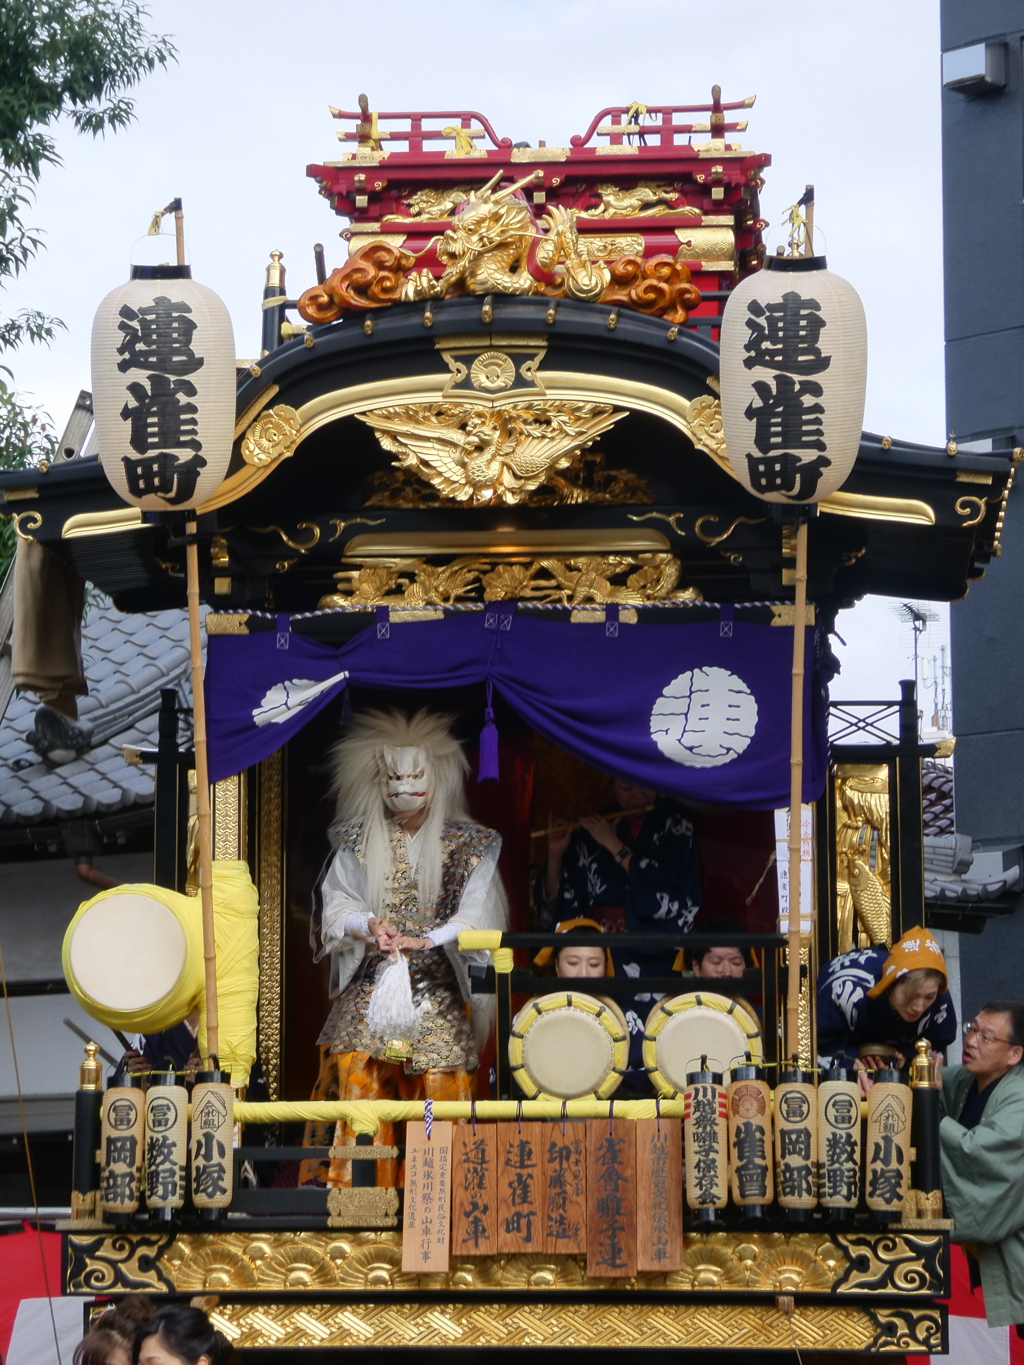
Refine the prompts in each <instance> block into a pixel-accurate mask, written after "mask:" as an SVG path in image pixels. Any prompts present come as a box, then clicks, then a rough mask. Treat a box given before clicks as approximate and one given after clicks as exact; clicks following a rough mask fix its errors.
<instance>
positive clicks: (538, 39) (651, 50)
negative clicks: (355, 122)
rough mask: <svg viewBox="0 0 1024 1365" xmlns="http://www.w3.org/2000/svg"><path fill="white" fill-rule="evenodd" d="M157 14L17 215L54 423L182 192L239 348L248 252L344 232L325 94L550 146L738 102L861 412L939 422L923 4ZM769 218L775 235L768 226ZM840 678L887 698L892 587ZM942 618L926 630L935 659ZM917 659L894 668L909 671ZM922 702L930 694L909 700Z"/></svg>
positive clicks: (196, 262)
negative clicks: (852, 370)
mask: <svg viewBox="0 0 1024 1365" xmlns="http://www.w3.org/2000/svg"><path fill="white" fill-rule="evenodd" d="M149 9H150V13H151V16H152V18H151V27H152V28H153V29H154V31H157V32H167V33H170V34H172V35H173V36H174V40H175V42H176V44H177V46H178V49H179V53H180V57H179V61H178V63H177V64H176V65H174V66H172V67H171V68H170V69H169V70H168V71H167V72H163V73H160V74H157V75H155V76H152V77H149V78H148V79H147V80H146V81H145V82H144V83H143V84H142V86H141V87H140V89H139V92H138V97H137V113H138V118H137V121H136V123H135V124H134V125H133V127H132V128H130V129H129V130H128V131H126V132H124V133H119V134H118V135H116V136H113V137H108V138H107V139H105V140H101V141H96V142H94V141H93V140H92V139H86V138H80V137H75V136H74V135H73V134H71V133H70V131H64V130H61V131H60V132H59V134H58V142H59V147H60V151H61V153H62V155H63V157H64V165H63V167H62V168H58V169H50V170H47V171H46V172H45V173H44V176H43V181H42V185H41V188H40V193H39V197H38V201H37V203H36V206H35V209H34V211H33V212H32V213H31V215H30V220H31V221H32V222H33V223H35V224H38V225H39V227H41V228H42V229H43V230H44V232H45V236H46V242H47V250H46V251H45V252H44V253H43V255H42V256H41V257H40V258H39V259H38V260H37V261H36V262H35V263H34V264H33V265H32V266H31V268H30V269H29V271H28V272H27V273H26V275H25V276H24V278H23V279H22V280H20V281H18V282H17V283H16V284H15V287H14V288H12V289H11V290H9V291H8V292H7V294H6V296H5V298H4V300H3V307H5V308H6V309H8V310H10V309H12V308H17V307H21V306H32V307H38V308H43V309H45V310H47V311H50V312H53V313H56V314H57V315H58V316H60V317H62V318H63V319H64V320H65V322H66V323H67V325H68V332H67V334H65V335H62V336H61V337H60V338H59V339H58V341H57V342H56V343H55V345H54V346H53V347H52V348H51V349H50V350H49V351H45V350H37V351H32V350H25V351H23V352H21V353H20V354H19V355H18V356H17V357H16V358H15V365H14V369H15V376H16V381H17V384H18V387H19V389H20V390H21V391H22V393H23V394H24V395H26V396H27V398H28V399H29V401H34V402H39V403H42V404H43V405H44V406H45V407H46V408H47V409H48V410H49V411H50V412H51V413H52V414H53V416H54V420H55V422H56V425H57V427H58V429H59V428H60V427H61V425H62V423H63V420H64V419H65V417H66V416H67V414H68V412H69V411H70V408H71V405H72V404H73V402H74V400H75V397H76V396H77V393H78V390H79V389H81V388H88V387H89V383H90V381H89V334H90V328H91V325H92V317H93V314H94V312H95V309H96V306H97V304H98V303H99V301H100V299H101V298H102V297H103V295H104V294H105V293H106V292H107V291H108V290H109V289H111V288H113V287H114V286H115V285H116V284H118V283H120V282H121V281H123V280H125V279H126V278H127V276H128V268H129V264H130V261H131V252H132V247H133V244H134V242H135V240H136V239H137V238H138V237H140V236H141V235H142V234H144V233H145V230H146V227H147V225H148V223H149V219H150V217H151V215H152V213H153V211H154V210H155V209H157V208H159V207H161V206H162V205H164V204H166V203H167V202H168V201H169V200H170V199H172V198H173V197H175V196H176V195H180V196H181V197H182V199H183V200H184V207H185V224H186V233H187V237H188V244H189V251H190V258H191V261H192V266H193V271H194V274H195V276H196V278H197V279H200V280H202V281H203V282H204V283H205V284H208V285H209V286H211V287H212V288H214V289H216V290H217V292H218V293H219V294H220V295H221V296H222V298H223V299H224V300H225V302H226V303H227V305H228V307H229V309H230V311H231V315H232V318H233V320H234V326H235V340H236V350H237V354H238V355H239V356H240V357H254V356H256V355H257V354H258V350H259V327H260V300H261V291H262V287H263V270H264V266H265V264H266V262H267V259H268V253H269V251H270V250H271V249H273V248H279V249H281V250H282V251H283V252H284V257H285V264H286V266H287V267H288V284H289V293H290V294H291V295H292V296H295V295H297V294H298V293H300V292H301V290H302V289H304V288H306V287H307V286H308V285H310V284H311V283H313V280H314V275H313V256H312V244H313V243H314V242H316V241H321V242H323V243H324V245H325V248H326V253H327V263H328V268H329V269H330V268H332V267H333V266H336V265H339V264H340V263H341V261H342V260H343V259H344V256H345V254H346V252H345V245H344V243H342V242H340V241H339V240H338V237H337V235H336V234H337V232H338V231H339V229H340V228H341V227H343V226H344V223H343V220H340V219H338V218H336V217H335V215H334V214H333V213H332V212H331V210H330V209H329V208H328V207H327V204H326V202H325V201H324V200H323V199H321V198H320V196H319V195H318V193H317V190H316V186H315V185H314V183H313V182H312V181H310V180H307V179H306V177H305V167H306V165H307V163H309V162H316V161H325V160H332V159H336V158H337V156H338V150H339V144H338V143H337V141H336V139H335V136H334V134H335V130H336V128H337V127H338V125H337V124H336V123H335V121H334V120H333V119H332V118H331V117H330V114H329V111H328V106H329V105H332V104H333V105H335V106H337V107H340V108H347V109H352V108H355V107H356V99H357V96H358V94H359V93H360V92H361V91H365V92H366V93H367V94H368V96H369V98H370V104H371V107H372V108H376V109H382V110H383V109H404V110H412V109H423V110H428V109H448V110H452V109H473V110H477V111H479V112H480V113H482V114H483V115H484V116H485V117H486V118H488V119H489V120H490V122H491V123H492V125H493V126H494V128H495V130H496V132H497V133H498V135H499V136H507V137H511V138H512V140H513V141H514V142H516V141H529V142H531V143H536V142H537V141H538V140H539V139H544V140H546V141H547V143H548V144H549V145H564V144H566V143H567V142H568V140H569V138H570V137H571V136H572V135H573V134H574V133H579V134H582V133H583V132H584V131H585V130H586V128H587V126H588V125H589V123H590V120H591V118H592V117H593V116H594V114H596V113H597V111H598V110H599V109H601V108H602V107H604V106H606V105H608V104H611V103H614V102H620V101H623V100H631V99H641V100H644V101H645V102H646V103H648V104H659V103H663V102H664V103H670V102H673V101H678V102H680V103H691V102H696V101H697V100H701V99H705V98H707V97H708V96H709V94H710V89H711V86H712V84H714V83H716V82H717V83H718V84H720V85H721V87H722V93H723V97H724V98H725V99H726V100H731V99H740V98H743V97H744V96H747V95H757V97H758V99H757V104H756V105H755V106H754V108H753V109H752V110H751V111H750V112H749V118H750V127H749V128H748V130H747V131H746V133H744V134H740V135H737V136H738V137H739V138H740V140H741V141H742V143H743V145H744V146H745V147H749V148H752V149H754V150H757V151H767V152H770V153H771V155H772V159H773V164H772V165H771V166H770V167H769V168H768V170H767V172H766V182H767V183H766V186H765V190H764V194H763V196H762V212H763V216H764V217H765V218H768V219H770V220H771V222H772V223H773V224H778V223H779V222H780V221H781V219H782V217H783V212H784V210H785V208H786V206H787V205H789V204H791V203H792V202H793V201H794V199H796V198H797V197H798V195H799V194H800V193H801V192H802V190H803V187H804V185H805V184H806V183H807V182H813V183H814V185H815V189H816V217H817V223H818V226H819V228H820V231H821V233H822V234H823V237H822V238H821V239H819V242H818V245H819V246H822V245H823V246H824V247H825V249H826V250H827V254H828V258H829V265H830V267H831V268H832V269H834V270H836V271H838V272H839V273H840V274H842V275H845V276H846V277H847V279H849V280H850V281H851V282H852V283H853V284H854V285H855V286H856V288H857V289H858V290H859V291H860V293H861V296H862V298H863V300H864V305H865V308H866V311H867V318H868V336H869V378H868V396H867V411H866V414H865V425H866V427H867V428H868V429H870V430H874V431H879V432H882V433H883V434H890V435H894V436H896V435H898V436H902V437H906V438H908V439H911V440H915V441H927V442H933V443H939V442H942V441H944V440H945V437H946V433H945V430H944V421H943V378H942V374H943V371H942V335H943V328H942V254H941V253H942V227H941V171H940V145H939V93H940V75H939V34H938V6H937V5H936V4H935V3H934V0H897V3H893V0H887V3H881V2H880V0H861V3H859V4H858V5H856V6H853V5H848V4H843V5H840V4H824V3H818V4H815V5H810V6H804V7H802V8H801V9H800V11H799V14H797V12H796V11H794V10H793V9H792V8H786V7H784V6H777V5H772V6H769V5H766V4H764V3H763V2H762V0H720V2H719V3H718V4H717V5H715V6H712V7H709V6H708V5H707V4H706V3H700V4H697V3H693V2H692V0H662V3H661V4H658V5H655V6H646V7H645V6H641V7H639V8H636V7H630V6H623V5H622V3H621V0H614V2H612V0H585V2H583V0H546V3H541V2H540V0H476V3H474V4H473V5H471V6H429V5H423V4H412V3H410V2H409V0H391V3H390V4H388V5H387V6H381V7H376V6H356V5H348V4H338V3H334V4H330V3H326V0H293V2H292V3H291V4H290V5H282V4H280V3H279V0H275V2H274V3H273V4H271V3H267V0H244V3H243V2H242V0H202V3H200V0H174V3H170V0H150V4H149ZM782 236H783V234H782V231H781V229H780V228H778V227H773V228H772V229H769V232H768V240H769V245H770V246H774V245H775V243H776V242H777V241H779V240H781V239H782ZM839 629H840V631H841V633H842V635H843V637H844V638H845V639H846V640H847V642H848V648H846V649H842V648H840V650H839V653H840V655H841V657H842V658H843V665H844V670H843V676H842V679H841V680H840V681H838V682H837V684H836V687H835V689H834V694H835V695H838V696H848V697H854V696H862V697H868V696H887V695H890V694H893V695H894V694H895V693H896V691H897V689H896V681H897V679H898V678H900V677H905V676H908V662H907V661H908V659H909V658H910V633H909V631H908V630H907V629H906V628H901V627H900V625H899V623H898V622H897V620H896V619H895V618H894V617H893V616H892V615H891V614H890V613H889V611H888V604H887V603H873V602H867V603H864V604H862V605H860V606H859V607H858V608H856V610H855V611H852V612H845V613H843V614H842V615H841V618H840V623H839ZM944 639H945V613H943V621H942V622H940V624H939V625H938V626H937V627H932V628H931V629H930V630H929V631H928V633H927V635H926V637H925V642H924V649H925V652H926V654H928V655H931V654H932V653H935V654H937V653H938V646H939V643H940V642H941V641H942V640H944ZM910 672H911V673H912V666H911V668H910ZM928 709H930V706H929V707H927V708H926V710H928Z"/></svg>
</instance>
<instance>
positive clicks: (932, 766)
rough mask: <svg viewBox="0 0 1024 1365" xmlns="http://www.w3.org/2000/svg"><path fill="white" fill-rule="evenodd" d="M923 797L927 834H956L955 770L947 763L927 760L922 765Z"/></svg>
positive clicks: (932, 759)
mask: <svg viewBox="0 0 1024 1365" xmlns="http://www.w3.org/2000/svg"><path fill="white" fill-rule="evenodd" d="M921 797H922V804H923V807H924V832H925V834H933V835H944V834H952V833H953V832H954V828H955V826H954V823H953V769H952V768H951V767H949V765H948V764H946V763H937V762H936V761H935V759H934V758H926V759H925V760H924V762H923V763H922V764H921Z"/></svg>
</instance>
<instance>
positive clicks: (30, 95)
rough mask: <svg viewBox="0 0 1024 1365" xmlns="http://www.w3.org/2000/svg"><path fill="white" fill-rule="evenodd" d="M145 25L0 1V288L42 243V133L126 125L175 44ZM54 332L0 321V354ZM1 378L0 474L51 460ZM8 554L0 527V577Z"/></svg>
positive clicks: (142, 13)
mask: <svg viewBox="0 0 1024 1365" xmlns="http://www.w3.org/2000/svg"><path fill="white" fill-rule="evenodd" d="M148 17H149V15H148V11H147V10H146V9H145V8H144V7H143V6H142V5H141V4H139V3H138V0H0V288H3V287H4V283H5V281H6V280H9V279H13V278H14V277H15V276H17V275H19V274H20V273H21V272H22V270H24V269H25V267H26V266H27V265H28V263H29V261H30V260H31V259H32V258H33V257H34V256H35V255H36V253H37V252H38V251H39V250H40V248H41V246H42V244H43V243H42V237H41V235H40V232H39V230H38V229H36V228H32V227H30V226H29V225H28V224H27V223H26V222H25V218H24V215H25V214H26V213H27V211H28V210H29V208H30V207H31V204H32V201H33V196H34V192H35V186H36V184H37V183H38V180H39V176H40V174H41V172H42V168H43V166H44V165H51V166H56V165H59V164H60V156H59V155H58V153H57V148H56V144H55V142H54V140H53V138H52V136H51V135H50V133H49V131H48V130H49V129H50V128H51V127H52V126H53V125H54V124H55V123H56V121H57V120H58V119H59V118H61V117H66V118H67V119H68V120H69V121H70V123H71V125H72V127H74V128H75V129H76V130H77V131H78V132H80V133H89V134H91V135H92V136H93V137H99V136H100V135H102V134H105V133H106V132H108V131H110V132H116V131H117V130H118V129H119V128H124V127H125V126H126V125H127V124H129V123H130V122H131V121H132V119H133V118H134V117H135V107H134V104H133V102H132V100H131V99H130V98H128V97H127V94H126V92H127V91H130V90H131V89H133V87H134V86H136V85H137V84H138V82H139V81H140V80H141V79H142V77H143V76H145V75H148V74H149V73H150V72H152V71H155V70H156V68H157V67H158V66H166V65H167V64H168V62H170V61H172V60H173V59H174V57H175V55H176V53H175V49H174V45H173V44H172V42H171V41H170V39H169V38H167V37H165V36H156V35H154V34H151V33H150V32H149V30H148V29H147V27H146V20H147V19H148ZM63 327H64V324H63V323H62V322H61V321H60V319H59V318H52V317H48V316H47V315H46V314H45V313H41V312H39V311H38V310H36V309H33V308H26V309H23V310H22V311H21V312H20V313H18V314H17V315H16V316H14V317H10V318H4V317H2V316H0V355H2V354H4V353H6V352H9V351H13V350H15V349H16V348H17V347H18V346H21V345H24V344H25V343H36V344H40V343H42V344H49V343H50V342H51V341H52V340H53V339H54V337H55V336H56V334H57V332H58V331H59V330H61V329H63ZM0 371H2V372H3V374H4V375H6V376H7V378H6V379H3V378H0V468H4V469H18V468H22V467H25V466H29V465H36V464H38V463H39V461H40V460H43V459H51V458H52V456H53V453H54V451H55V449H56V444H57V437H56V434H55V432H54V431H53V427H52V424H51V422H50V419H49V417H47V416H46V414H45V413H44V412H43V411H42V409H41V408H38V407H31V406H28V407H26V406H24V405H23V404H22V403H21V402H19V400H18V396H17V394H16V393H15V391H14V389H13V387H12V384H11V382H9V381H10V380H11V379H12V376H11V371H10V369H9V367H8V366H6V365H2V364H0ZM13 545H14V537H13V530H12V528H11V524H10V522H9V521H2V522H0V572H2V570H3V568H5V567H6V564H7V562H8V560H9V559H10V555H11V553H13Z"/></svg>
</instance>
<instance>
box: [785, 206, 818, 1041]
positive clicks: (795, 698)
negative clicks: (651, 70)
mask: <svg viewBox="0 0 1024 1365" xmlns="http://www.w3.org/2000/svg"><path fill="white" fill-rule="evenodd" d="M804 200H805V231H804V255H805V256H813V255H814V186H813V185H808V186H807V190H806V193H805V196H804ZM795 587H796V594H795V602H794V606H793V612H794V615H793V694H792V706H791V711H790V749H789V927H788V931H787V937H788V940H789V945H788V950H787V956H788V959H789V985H788V989H787V992H786V1054H787V1056H789V1057H797V1056H798V1055H799V1052H800V952H801V949H802V947H803V933H802V926H801V922H800V920H801V909H802V906H801V904H800V891H801V886H800V880H801V879H800V843H801V840H800V835H801V823H802V821H801V817H802V814H803V809H802V808H803V787H804V667H805V666H804V647H805V640H806V634H807V632H806V624H805V619H804V618H805V617H806V615H807V521H806V519H805V518H801V519H800V520H799V521H798V522H797V524H796V579H795Z"/></svg>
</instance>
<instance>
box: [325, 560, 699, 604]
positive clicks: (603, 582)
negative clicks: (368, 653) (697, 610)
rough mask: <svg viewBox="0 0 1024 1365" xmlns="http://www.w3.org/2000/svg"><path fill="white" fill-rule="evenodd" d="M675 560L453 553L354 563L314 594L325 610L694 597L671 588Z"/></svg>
mask: <svg viewBox="0 0 1024 1365" xmlns="http://www.w3.org/2000/svg"><path fill="white" fill-rule="evenodd" d="M679 572H680V565H679V560H678V559H676V558H675V556H674V555H671V554H668V553H667V552H660V551H654V552H651V553H643V552H640V553H636V554H594V555H576V556H571V555H566V556H559V555H546V556H544V557H542V558H536V559H535V558H531V557H529V556H525V555H524V556H519V555H513V556H509V557H502V558H501V559H497V558H494V557H484V556H478V555H460V556H458V557H457V558H455V559H452V560H450V561H449V562H448V563H447V564H431V563H429V562H428V561H427V560H425V559H398V558H395V559H385V558H375V559H372V560H364V561H361V562H360V561H354V562H353V563H352V566H351V567H349V568H345V569H342V570H341V571H340V572H339V573H336V574H335V575H334V579H335V582H336V583H337V587H336V589H335V591H334V592H333V593H328V594H327V595H326V596H324V597H321V599H320V601H319V603H318V605H319V607H320V608H327V607H351V606H366V607H370V606H405V607H445V606H454V605H455V604H456V603H459V602H481V601H482V602H509V601H523V602H545V603H552V604H557V605H560V606H581V605H584V604H587V603H595V604H599V605H606V604H608V603H616V602H618V603H623V604H625V605H631V606H639V605H641V604H642V603H644V602H664V601H677V600H678V601H687V602H693V601H700V600H701V594H700V593H699V592H698V591H697V589H696V588H687V589H685V590H682V591H680V590H678V583H679Z"/></svg>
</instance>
